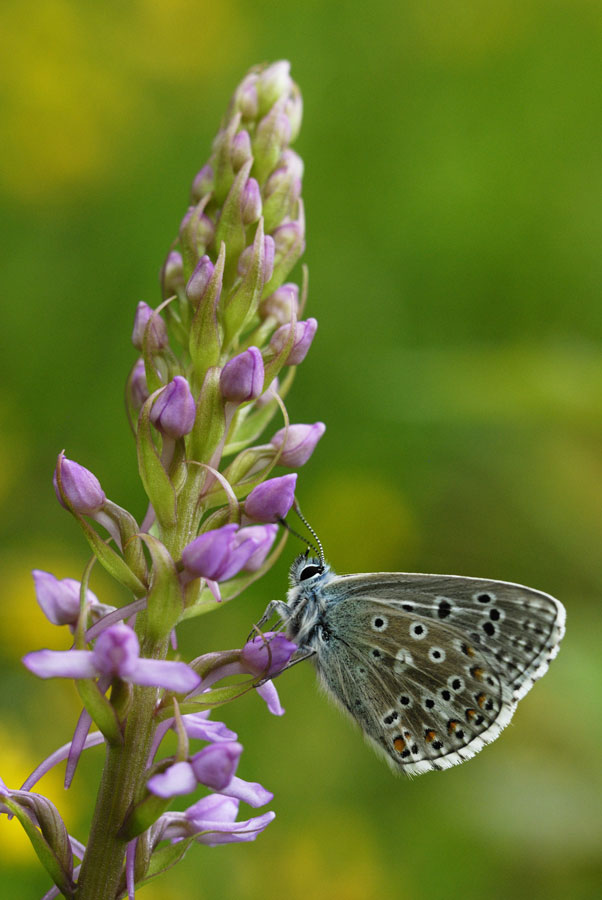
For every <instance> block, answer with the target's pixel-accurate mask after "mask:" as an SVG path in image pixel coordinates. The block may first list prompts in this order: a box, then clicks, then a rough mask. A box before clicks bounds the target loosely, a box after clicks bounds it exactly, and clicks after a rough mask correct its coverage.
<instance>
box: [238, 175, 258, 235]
mask: <svg viewBox="0 0 602 900" xmlns="http://www.w3.org/2000/svg"><path fill="white" fill-rule="evenodd" d="M261 210H262V203H261V191H260V190H259V184H258V183H257V181H256V179H255V178H249V179H248V181H247V183H246V184H245V186H244V188H243V192H242V196H241V198H240V212H241V215H242V220H243V224H244V225H252V224H253V222H256V221H257V220H258V219H259V216H260V215H261Z"/></svg>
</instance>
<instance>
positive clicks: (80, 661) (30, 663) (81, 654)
mask: <svg viewBox="0 0 602 900" xmlns="http://www.w3.org/2000/svg"><path fill="white" fill-rule="evenodd" d="M23 664H24V665H25V666H26V667H27V668H28V669H29V671H30V672H33V674H34V675H37V676H38V677H39V678H94V676H95V675H96V674H97V671H96V667H95V666H94V661H93V658H92V653H91V651H90V650H34V652H33V653H28V654H27V655H26V656H24V657H23Z"/></svg>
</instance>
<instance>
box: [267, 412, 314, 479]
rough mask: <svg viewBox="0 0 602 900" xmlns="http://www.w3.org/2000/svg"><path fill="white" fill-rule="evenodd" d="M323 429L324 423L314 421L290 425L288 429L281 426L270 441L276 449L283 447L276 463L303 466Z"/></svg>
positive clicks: (295, 466)
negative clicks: (307, 423) (309, 423)
mask: <svg viewBox="0 0 602 900" xmlns="http://www.w3.org/2000/svg"><path fill="white" fill-rule="evenodd" d="M325 431H326V425H324V423H323V422H315V423H314V424H313V425H291V426H290V427H289V428H288V430H287V429H286V428H281V429H280V431H277V432H276V434H275V435H274V437H273V438H272V440H271V441H270V443H271V444H272V446H273V447H275V448H276V449H277V450H278V449H279V448H280V447H282V448H283V449H282V454H281V456H280V459H279V460H278V463H279V464H280V465H281V466H290V467H291V468H297V466H303V465H304V464H305V463H306V462H307V460H308V459H309V457H310V456H311V455H312V453H313V452H314V449H315V446H316V444H317V443H318V441H319V440H320V438H321V437H322V435H323V434H324V432H325Z"/></svg>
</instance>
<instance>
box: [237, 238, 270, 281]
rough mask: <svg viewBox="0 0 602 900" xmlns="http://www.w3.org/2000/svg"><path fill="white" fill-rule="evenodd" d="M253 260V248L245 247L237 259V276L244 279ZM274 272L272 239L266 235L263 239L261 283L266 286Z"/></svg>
mask: <svg viewBox="0 0 602 900" xmlns="http://www.w3.org/2000/svg"><path fill="white" fill-rule="evenodd" d="M252 259H253V246H250V247H245V249H244V250H243V251H242V253H241V254H240V256H239V258H238V274H239V275H240V276H241V277H244V276H245V275H246V273H247V271H248V269H249V266H250V265H251V261H252ZM273 271H274V239H273V237H272V236H271V235H270V234H266V236H265V237H264V239H263V281H264V284H267V283H268V281H269V280H270V278H271V277H272V273H273Z"/></svg>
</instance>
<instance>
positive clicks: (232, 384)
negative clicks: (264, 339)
mask: <svg viewBox="0 0 602 900" xmlns="http://www.w3.org/2000/svg"><path fill="white" fill-rule="evenodd" d="M263 374H264V370H263V359H262V356H261V353H260V352H259V350H258V349H257V347H249V349H248V350H245V351H244V353H240V354H239V355H238V356H235V357H234V358H233V359H231V360H230V361H229V362H227V363H226V365H225V366H224V368H223V370H222V374H221V376H220V389H221V392H222V397H223V398H224V400H231V401H235V402H236V403H245V402H246V401H247V400H255V399H256V398H257V397H259V395H260V394H261V392H262V390H263Z"/></svg>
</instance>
